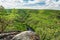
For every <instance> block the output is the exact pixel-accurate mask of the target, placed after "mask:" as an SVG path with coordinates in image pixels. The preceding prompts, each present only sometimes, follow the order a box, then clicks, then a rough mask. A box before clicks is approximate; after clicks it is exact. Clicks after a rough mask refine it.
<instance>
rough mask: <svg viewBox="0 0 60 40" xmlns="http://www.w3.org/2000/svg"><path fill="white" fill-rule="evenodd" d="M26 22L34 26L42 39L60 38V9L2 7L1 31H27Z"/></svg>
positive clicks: (59, 39) (57, 39)
mask: <svg viewBox="0 0 60 40" xmlns="http://www.w3.org/2000/svg"><path fill="white" fill-rule="evenodd" d="M1 10H2V11H1ZM24 24H28V25H29V26H30V27H32V28H33V29H34V30H35V32H36V33H37V34H39V35H40V39H41V40H60V10H30V9H1V8H0V32H3V31H12V30H21V31H25V30H26V26H25V25H24Z"/></svg>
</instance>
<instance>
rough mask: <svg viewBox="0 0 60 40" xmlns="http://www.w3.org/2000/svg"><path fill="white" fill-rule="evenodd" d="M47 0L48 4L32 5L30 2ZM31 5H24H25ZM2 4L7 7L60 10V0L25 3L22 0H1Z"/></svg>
mask: <svg viewBox="0 0 60 40" xmlns="http://www.w3.org/2000/svg"><path fill="white" fill-rule="evenodd" d="M41 1H45V2H46V5H43V6H41V5H38V6H30V5H29V4H34V5H35V4H36V3H38V2H41ZM27 4H28V5H29V6H23V5H27ZM0 5H2V6H4V7H5V8H28V9H32V8H33V9H59V10H60V0H59V1H58V2H56V1H53V0H35V1H34V2H32V1H29V2H28V3H26V4H25V3H23V1H22V0H0Z"/></svg>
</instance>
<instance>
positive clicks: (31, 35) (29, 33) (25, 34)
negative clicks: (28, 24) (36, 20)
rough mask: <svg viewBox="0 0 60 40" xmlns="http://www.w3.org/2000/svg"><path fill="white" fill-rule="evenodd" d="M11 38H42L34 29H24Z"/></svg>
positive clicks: (38, 39)
mask: <svg viewBox="0 0 60 40" xmlns="http://www.w3.org/2000/svg"><path fill="white" fill-rule="evenodd" d="M11 40H40V37H39V36H38V35H37V34H36V33H35V32H32V31H24V32H21V33H19V34H17V35H15V36H14V37H13V38H12V39H11Z"/></svg>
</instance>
